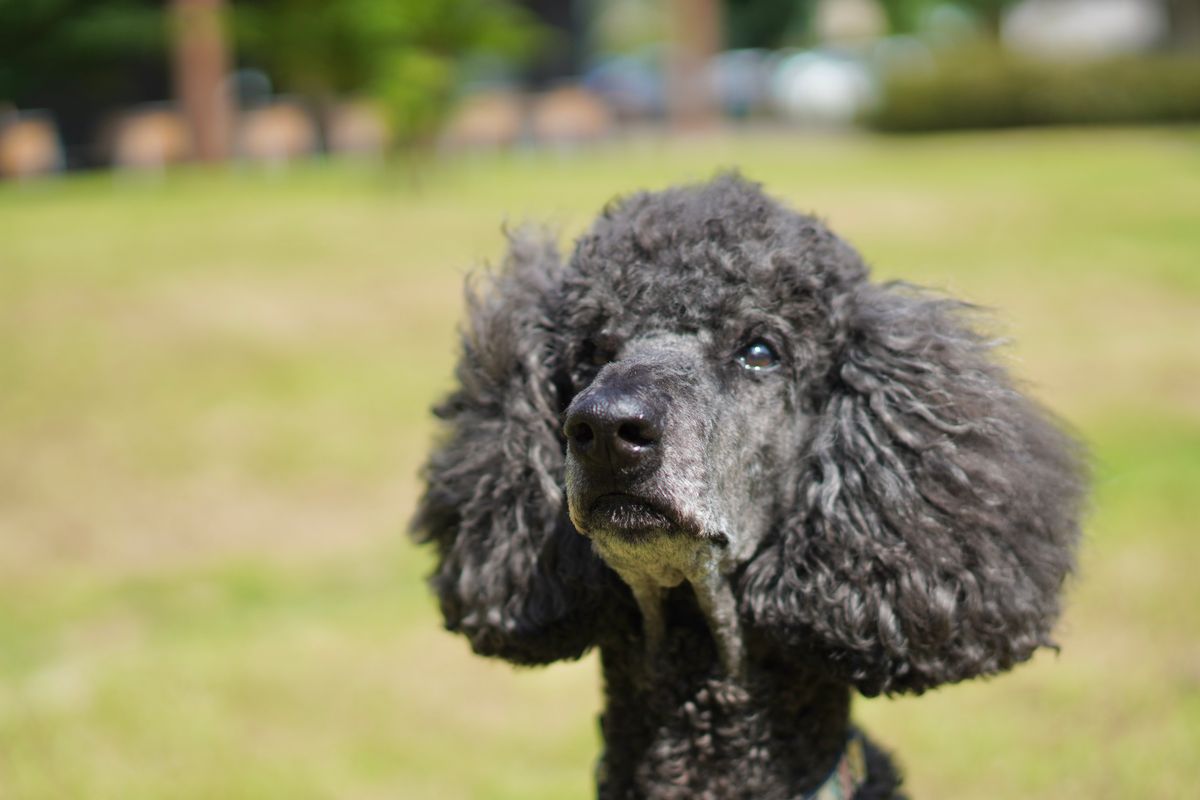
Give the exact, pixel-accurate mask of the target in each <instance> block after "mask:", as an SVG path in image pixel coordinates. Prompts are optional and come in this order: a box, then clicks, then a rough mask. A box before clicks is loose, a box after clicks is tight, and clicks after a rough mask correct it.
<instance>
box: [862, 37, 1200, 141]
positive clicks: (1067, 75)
mask: <svg viewBox="0 0 1200 800" xmlns="http://www.w3.org/2000/svg"><path fill="white" fill-rule="evenodd" d="M1194 120H1200V58H1196V57H1189V56H1180V55H1176V56H1168V55H1158V56H1150V57H1142V58H1132V57H1123V58H1114V59H1107V60H1103V61H1087V62H1074V61H1073V62H1053V61H1038V60H1033V59H1029V58H1023V57H1021V56H1017V55H1014V54H1010V53H1004V52H1000V51H994V50H986V51H984V50H970V51H957V52H952V53H946V54H943V55H941V56H940V57H939V58H938V59H937V60H936V62H935V66H934V67H933V68H932V69H924V70H915V69H909V70H895V71H893V72H891V73H889V74H887V75H885V76H884V80H883V99H882V102H881V104H880V105H879V106H878V107H877V108H876V109H874V110H873V111H872V112H870V113H869V114H868V115H867V117H866V118H865V120H864V122H865V123H866V124H867V125H868V126H870V127H873V128H875V129H877V130H882V131H896V132H905V131H909V132H915V131H935V130H954V129H965V128H1004V127H1014V126H1020V125H1087V124H1100V123H1140V122H1185V121H1194Z"/></svg>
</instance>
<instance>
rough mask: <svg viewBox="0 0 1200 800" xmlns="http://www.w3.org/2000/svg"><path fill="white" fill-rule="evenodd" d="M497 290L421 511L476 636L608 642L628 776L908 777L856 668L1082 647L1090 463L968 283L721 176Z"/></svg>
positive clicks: (542, 644) (774, 793) (649, 793)
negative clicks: (879, 733)
mask: <svg viewBox="0 0 1200 800" xmlns="http://www.w3.org/2000/svg"><path fill="white" fill-rule="evenodd" d="M468 305H469V309H468V318H467V321H466V324H465V328H464V331H463V337H462V338H463V341H462V351H461V358H460V360H459V363H458V367H457V372H456V377H457V383H458V388H457V389H456V390H455V391H454V392H453V393H452V394H451V395H450V396H449V397H448V398H447V399H446V400H445V401H444V402H443V403H442V404H441V405H440V406H438V408H437V409H436V413H437V415H438V416H439V417H440V418H441V419H442V420H443V421H444V425H445V438H444V439H443V440H442V441H441V443H440V445H439V447H438V448H437V449H436V450H435V452H434V453H433V455H432V456H431V458H430V460H429V462H428V464H427V466H426V468H425V471H424V478H425V480H426V482H427V488H426V491H425V494H424V496H423V498H422V500H421V502H420V506H419V509H418V511H417V514H416V518H415V520H414V523H413V527H414V531H415V532H416V535H417V538H418V539H419V540H420V541H422V542H430V543H432V544H433V546H434V547H435V548H436V550H437V558H438V564H437V567H436V570H435V573H434V575H433V577H432V585H433V588H434V590H435V591H436V593H437V595H438V598H439V599H440V603H441V610H442V614H443V615H444V617H445V621H446V627H447V628H449V629H450V630H452V631H457V632H460V633H462V634H463V635H465V636H466V637H467V638H468V639H469V640H470V642H471V645H472V647H473V648H474V649H475V651H476V652H478V653H480V654H483V655H488V656H497V657H500V658H504V659H507V660H509V661H512V662H515V663H518V664H544V663H548V662H551V661H556V660H559V659H574V658H578V657H579V656H580V655H582V654H583V653H585V652H587V651H588V650H589V649H590V648H592V647H598V648H599V650H600V658H601V664H602V668H603V674H604V684H605V695H606V708H605V710H604V713H603V716H602V717H601V726H602V729H603V735H604V740H605V750H604V754H603V756H602V758H601V761H600V764H599V767H598V770H597V776H598V777H597V780H598V794H599V796H600V797H601V798H698V797H704V798H756V799H757V800H770V799H771V798H805V797H817V798H848V797H855V798H884V797H894V796H897V793H898V792H899V783H900V780H899V776H898V772H897V770H896V768H895V767H894V766H893V765H892V763H891V761H890V759H889V758H888V756H887V755H886V754H885V753H884V752H883V751H882V750H880V749H879V748H877V747H876V746H875V745H874V744H873V743H872V742H871V741H870V740H869V739H867V738H866V737H865V736H864V735H863V734H862V733H861V732H859V731H858V730H857V729H856V728H855V727H854V726H853V725H852V723H851V721H850V701H851V696H852V694H853V693H854V692H855V691H857V692H861V693H863V694H865V695H876V694H879V693H880V692H885V693H902V692H913V693H920V692H922V691H924V690H926V689H930V688H932V687H934V686H937V685H939V684H943V683H951V682H955V681H961V680H964V679H966V678H971V677H974V676H977V675H990V674H993V673H997V672H1001V671H1004V670H1007V669H1009V668H1010V667H1012V666H1013V665H1015V664H1017V663H1019V662H1021V661H1024V660H1026V659H1028V658H1029V657H1030V655H1031V654H1032V653H1033V652H1034V651H1035V650H1037V649H1038V648H1039V647H1044V646H1048V647H1053V641H1052V640H1051V638H1050V630H1051V627H1052V625H1053V623H1054V621H1055V618H1056V617H1057V616H1058V613H1059V595H1060V590H1061V588H1062V585H1063V581H1064V578H1065V577H1066V576H1067V574H1068V573H1069V572H1071V569H1072V565H1073V562H1074V559H1073V551H1074V549H1075V545H1076V542H1077V539H1078V537H1079V513H1080V506H1081V500H1082V497H1083V493H1084V484H1085V479H1084V465H1083V460H1084V459H1083V456H1082V453H1081V449H1080V447H1079V446H1078V445H1077V444H1076V443H1075V442H1073V441H1072V440H1071V438H1070V437H1068V436H1067V435H1066V434H1065V433H1064V432H1063V431H1062V430H1060V429H1059V427H1058V426H1057V425H1056V424H1055V422H1054V421H1053V420H1052V418H1051V417H1050V416H1049V415H1048V414H1047V413H1046V412H1045V411H1044V410H1042V409H1041V408H1040V407H1039V406H1038V405H1036V404H1035V403H1034V402H1032V401H1031V400H1029V399H1028V398H1026V397H1025V396H1023V395H1022V394H1021V393H1020V392H1018V391H1017V390H1016V389H1014V388H1013V383H1012V381H1011V380H1010V378H1009V377H1008V375H1007V374H1006V372H1005V370H1004V368H1003V367H1002V366H1001V365H1000V364H999V363H997V361H996V360H995V359H994V358H993V356H992V352H991V346H992V344H993V343H992V342H989V341H988V340H986V339H985V338H982V337H981V336H980V335H978V334H977V333H975V332H973V331H972V329H971V328H970V327H969V325H968V324H967V317H968V314H969V311H968V309H967V307H966V306H964V305H963V304H962V303H958V302H955V301H952V300H947V299H942V298H937V297H933V296H931V295H929V294H927V293H925V292H922V291H920V290H917V289H914V288H911V287H908V286H904V285H896V284H877V283H872V282H871V281H870V280H869V276H868V272H867V268H866V266H865V265H864V264H863V261H862V259H861V258H860V256H859V255H858V253H856V252H855V251H854V249H853V248H851V247H850V246H849V245H848V244H846V243H845V242H844V241H842V240H841V239H839V238H838V237H836V236H835V235H834V234H832V233H831V232H830V231H829V230H828V229H827V228H826V227H825V226H824V225H823V224H822V223H821V222H819V221H818V220H816V219H814V218H812V217H809V216H804V215H801V214H797V213H795V212H793V211H790V210H788V209H786V208H784V207H783V206H781V205H780V204H779V203H777V202H775V201H774V200H772V199H771V198H770V197H768V196H766V195H765V194H764V193H763V192H762V191H761V190H760V188H759V187H758V186H757V185H755V184H752V183H749V182H747V181H746V180H743V179H742V178H740V177H738V176H737V175H723V176H720V177H718V178H717V179H715V180H713V181H711V182H709V183H704V184H700V185H694V186H684V187H680V188H673V189H668V190H666V191H662V192H656V193H642V194H635V195H632V196H630V197H627V198H625V199H623V200H621V201H619V202H616V203H614V204H612V205H610V206H609V207H608V208H606V209H605V211H604V212H603V213H602V214H601V216H600V218H599V220H598V221H597V222H596V223H595V224H594V226H593V227H592V229H591V230H590V231H589V232H588V233H586V234H585V235H584V236H583V237H582V238H580V239H579V241H578V242H577V243H576V245H575V250H574V253H573V254H572V255H571V257H570V259H569V260H567V261H566V262H564V261H562V260H561V259H560V258H559V256H558V254H557V252H556V249H555V246H554V244H553V243H552V241H550V240H549V239H548V238H546V237H539V236H536V235H531V234H529V233H528V232H526V233H519V234H514V235H512V236H511V237H510V250H509V253H508V256H507V258H506V260H505V262H504V264H503V267H502V269H500V270H499V271H498V274H496V275H494V276H492V277H491V278H490V279H489V280H488V281H487V283H486V286H482V287H478V288H477V290H475V291H472V292H469V297H468Z"/></svg>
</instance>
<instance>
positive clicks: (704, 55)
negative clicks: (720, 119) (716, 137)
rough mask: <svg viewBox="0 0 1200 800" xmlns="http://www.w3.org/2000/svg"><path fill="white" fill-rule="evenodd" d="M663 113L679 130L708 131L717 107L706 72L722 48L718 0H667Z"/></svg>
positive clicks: (714, 117)
mask: <svg viewBox="0 0 1200 800" xmlns="http://www.w3.org/2000/svg"><path fill="white" fill-rule="evenodd" d="M667 6H668V14H669V17H670V20H669V21H670V29H671V44H670V50H669V56H668V58H669V59H670V60H669V63H668V65H667V110H668V113H669V114H670V117H671V124H672V125H673V126H674V127H675V128H677V129H680V130H696V129H702V128H708V127H712V126H713V125H714V124H715V123H716V122H717V103H716V96H715V94H716V93H715V92H714V91H713V81H712V80H711V78H710V73H709V70H710V68H711V65H712V61H713V58H714V57H715V56H716V55H717V53H718V52H720V49H721V44H722V26H721V5H720V2H719V0H669V2H668V4H667Z"/></svg>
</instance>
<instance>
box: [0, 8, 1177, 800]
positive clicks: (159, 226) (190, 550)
mask: <svg viewBox="0 0 1200 800" xmlns="http://www.w3.org/2000/svg"><path fill="white" fill-rule="evenodd" d="M732 166H736V167H740V168H741V169H742V170H743V172H744V173H745V174H746V175H747V176H748V177H750V178H753V179H757V180H760V181H763V182H764V183H765V184H766V186H767V188H768V190H769V191H771V192H773V193H774V194H776V195H778V196H780V197H781V198H783V199H784V200H785V201H786V202H788V203H790V204H792V205H793V206H795V207H797V208H799V209H801V210H806V211H813V212H815V213H817V214H819V215H821V216H822V217H824V218H825V219H827V220H828V221H829V222H830V224H831V225H832V226H833V227H834V229H835V230H837V231H838V232H840V233H841V234H842V235H843V236H845V237H846V238H848V239H849V240H850V241H852V242H854V243H855V244H856V245H857V246H858V247H859V248H860V249H861V250H862V252H863V253H864V255H865V256H866V258H867V260H868V261H869V262H870V263H871V264H872V265H873V267H874V270H875V273H876V275H877V276H878V277H879V278H883V279H886V278H905V279H908V280H912V281H915V282H919V283H923V284H927V285H931V286H934V287H936V288H939V289H943V290H946V291H949V292H952V293H954V294H956V295H960V296H963V297H965V298H966V299H969V300H972V301H974V302H976V303H979V304H982V305H984V306H987V307H990V308H992V309H994V310H995V316H996V319H997V323H996V327H997V330H998V332H999V333H1000V334H1002V335H1004V336H1006V337H1008V338H1010V339H1011V341H1012V344H1011V345H1010V346H1008V348H1007V350H1006V354H1007V357H1008V359H1009V360H1010V362H1011V365H1012V369H1013V370H1014V372H1015V373H1016V374H1017V375H1018V376H1020V378H1021V379H1023V380H1024V381H1025V382H1026V383H1027V385H1028V387H1029V391H1031V392H1032V393H1033V394H1035V395H1036V396H1038V397H1039V398H1041V399H1042V400H1043V401H1044V402H1045V403H1047V404H1048V405H1050V406H1051V407H1052V408H1054V409H1055V410H1056V411H1058V412H1059V413H1060V414H1062V415H1063V417H1065V418H1066V419H1067V420H1069V422H1070V423H1071V424H1072V425H1074V426H1075V427H1076V429H1077V430H1078V431H1079V433H1080V435H1081V436H1082V437H1083V438H1084V439H1086V440H1087V441H1088V443H1089V445H1090V447H1091V449H1092V452H1093V457H1094V463H1095V474H1096V486H1095V494H1094V499H1093V508H1092V511H1091V514H1090V517H1089V523H1088V529H1087V539H1086V542H1085V545H1084V549H1083V553H1082V558H1081V567H1080V570H1079V574H1078V576H1077V577H1076V579H1075V580H1074V581H1073V582H1072V584H1071V586H1070V593H1069V604H1068V611H1067V613H1066V616H1065V618H1064V620H1063V623H1062V625H1061V626H1060V641H1061V644H1062V650H1061V652H1060V653H1057V654H1055V653H1053V652H1044V653H1041V654H1039V655H1038V656H1037V657H1036V658H1035V659H1034V660H1033V662H1032V663H1031V664H1029V665H1026V666H1023V667H1021V668H1019V669H1018V670H1016V671H1015V672H1014V673H1013V674H1012V675H1008V676H1004V677H1001V678H997V679H995V680H990V681H979V682H974V683H970V684H966V685H962V686H955V687H947V688H944V689H941V690H938V691H936V692H932V693H930V694H929V695H927V696H925V697H921V698H904V699H894V700H889V699H877V700H871V701H860V702H859V703H858V705H857V707H856V713H857V716H858V717H859V719H860V720H861V721H862V722H863V723H864V724H865V725H867V726H868V727H869V728H870V729H871V730H872V731H873V732H874V733H875V734H876V735H877V737H878V738H879V739H880V740H881V741H883V742H884V743H886V744H888V745H890V746H892V747H894V748H895V749H896V750H897V751H898V754H899V756H900V758H901V761H902V763H903V764H904V765H905V766H906V767H907V771H908V782H909V786H910V789H911V791H912V793H913V795H914V796H917V797H930V798H938V797H955V798H980V799H981V800H982V799H983V798H1001V797H1013V798H1016V797H1021V798H1058V797H1064V796H1066V797H1094V798H1146V797H1152V798H1182V797H1193V796H1195V794H1196V791H1197V788H1198V787H1200V759H1198V758H1197V753H1200V582H1198V581H1197V580H1196V579H1195V571H1196V569H1197V565H1200V535H1198V534H1200V530H1198V525H1200V523H1198V521H1200V497H1198V495H1200V491H1198V490H1200V2H1197V0H1087V1H1086V2H1084V0H1021V2H1006V1H1005V0H958V1H957V2H941V1H935V0H887V1H885V0H573V1H568V0H563V1H561V2H552V0H527V1H526V2H517V0H341V1H340V2H337V3H332V2H321V1H320V0H232V1H230V0H225V1H224V2H221V1H220V0H174V1H173V2H153V1H142V0H89V1H88V2H82V1H81V0H0V798H10V797H11V798H75V797H88V798H91V797H99V798H109V797H111V798H138V797H171V798H212V797H288V798H302V797H339V798H342V797H345V798H374V797H389V798H395V797H402V798H570V797H588V796H591V794H592V791H593V790H592V765H593V763H594V759H595V758H596V756H597V754H598V752H599V748H600V742H599V737H598V735H597V724H596V714H597V713H598V711H599V708H600V705H601V698H600V686H599V676H598V669H597V664H596V660H595V657H594V656H588V657H586V658H584V659H583V660H582V661H581V662H579V663H576V664H566V665H555V666H552V667H549V668H546V669H541V670H514V669H512V668H510V667H508V666H507V665H505V664H502V663H496V662H490V661H487V660H484V659H481V658H477V657H475V656H473V655H471V654H470V652H469V650H468V647H467V645H466V643H465V641H463V640H460V639H459V638H456V637H452V636H450V635H448V634H446V633H444V632H443V631H441V630H440V620H439V617H438V615H437V612H436V608H435V605H434V602H433V600H432V598H431V597H430V596H429V593H428V592H427V590H426V589H425V586H424V583H423V578H424V575H425V574H426V573H427V572H428V570H429V568H430V566H431V559H430V556H429V554H427V553H425V552H422V551H420V550H417V549H416V548H415V547H414V546H412V545H411V544H410V543H409V542H408V541H407V539H406V536H405V527H406V523H407V519H408V517H409V515H410V513H411V510H412V507H413V504H414V501H415V498H416V496H417V493H418V491H419V484H418V480H417V477H416V473H417V470H418V468H419V465H420V463H421V461H422V460H423V457H424V454H425V453H426V452H427V451H428V448H429V446H430V443H431V441H432V440H433V437H434V436H435V434H436V432H435V428H434V426H433V424H432V420H431V418H430V415H429V412H428V409H429V407H430V405H431V404H432V403H433V402H434V400H435V399H436V398H437V397H438V396H439V395H440V394H442V393H444V392H445V391H447V390H448V389H449V388H450V386H451V378H450V374H451V369H452V366H453V362H454V359H455V357H456V341H455V337H456V325H457V319H458V316H459V314H460V309H461V284H462V281H463V278H464V276H465V275H466V274H467V273H468V272H469V271H471V270H474V269H478V268H481V267H482V266H484V265H485V264H487V263H488V262H494V261H496V260H497V259H498V258H499V255H500V253H501V251H502V247H503V236H502V234H501V225H502V223H509V224H515V223H520V222H522V221H526V220H533V221H540V222H546V223H548V224H550V225H551V226H553V228H554V229H555V230H557V231H558V232H559V233H560V236H561V238H562V241H563V245H564V247H569V243H570V240H571V239H572V238H573V237H574V236H576V235H578V233H580V232H581V231H582V229H583V228H584V227H585V226H586V225H587V224H588V221H589V220H590V219H591V218H592V217H593V216H594V215H595V214H596V213H597V211H598V210H599V209H600V208H601V207H602V206H603V204H604V203H605V202H607V201H608V200H609V199H611V198H612V197H613V196H615V195H617V194H620V193H623V192H628V191H631V190H633V189H637V188H661V187H663V186H666V185H669V184H671V183H675V182H679V181H682V180H697V179H703V178H706V177H708V176H710V175H712V174H713V173H714V172H715V171H716V170H717V169H719V168H722V167H732Z"/></svg>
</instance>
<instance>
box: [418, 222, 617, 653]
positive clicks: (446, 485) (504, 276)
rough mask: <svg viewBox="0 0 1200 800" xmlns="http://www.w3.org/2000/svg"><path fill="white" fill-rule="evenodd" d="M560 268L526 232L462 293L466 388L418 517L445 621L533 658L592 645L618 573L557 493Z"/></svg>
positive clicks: (446, 412)
mask: <svg viewBox="0 0 1200 800" xmlns="http://www.w3.org/2000/svg"><path fill="white" fill-rule="evenodd" d="M561 271H562V267H561V266H560V262H559V258H558V254H557V252H556V250H555V248H554V245H553V242H552V241H550V240H549V238H548V237H546V236H541V237H539V236H537V235H535V234H532V233H530V232H519V233H516V234H513V235H510V237H509V252H508V256H507V258H506V259H505V262H504V264H503V266H502V268H501V269H500V271H499V272H498V274H496V275H494V276H491V277H490V278H488V279H487V282H486V285H485V286H483V287H481V288H480V289H479V290H476V291H472V290H471V289H470V288H468V291H467V304H468V316H467V320H466V322H465V324H464V330H463V334H462V352H461V355H460V358H459V362H458V366H457V369H456V378H457V381H458V388H457V389H456V390H455V391H454V392H453V393H452V394H451V395H450V396H449V397H448V398H447V399H446V400H445V401H444V402H443V403H442V404H441V405H440V406H438V407H437V408H436V409H435V413H436V414H437V416H439V417H440V418H441V419H442V420H444V423H445V426H446V427H447V428H448V430H446V431H445V432H444V434H445V439H444V440H443V441H442V443H441V444H440V446H439V447H438V448H437V449H436V450H435V451H434V453H433V454H432V456H431V457H430V459H429V461H428V463H427V464H426V466H425V468H424V472H423V477H424V479H425V481H426V484H427V485H426V489H425V493H424V496H423V497H422V498H421V501H420V504H419V506H418V509H417V513H416V516H415V517H414V519H413V523H412V529H413V532H414V534H415V536H416V539H417V540H418V541H419V542H432V543H434V544H435V545H436V548H437V557H438V562H437V566H436V568H435V571H434V573H433V575H432V577H431V579H430V582H431V584H432V586H433V588H434V590H435V592H436V593H437V595H438V598H439V601H440V604H441V609H442V614H443V616H444V617H445V622H446V627H447V628H448V629H450V630H453V631H459V632H461V633H463V634H465V635H466V636H467V637H468V638H469V639H470V641H471V645H472V647H473V648H474V649H475V650H476V652H479V653H481V654H483V655H494V656H499V657H502V658H506V659H508V660H511V661H514V662H518V663H527V664H528V663H545V662H549V661H554V660H558V659H562V658H575V657H578V656H579V655H581V654H582V653H583V652H584V651H585V650H587V648H589V647H590V646H591V645H592V644H593V643H594V641H595V637H596V628H597V620H598V618H599V614H600V612H601V610H602V609H603V606H604V604H603V603H602V602H601V600H600V596H599V595H600V594H601V593H602V592H604V591H606V586H608V585H609V583H608V581H609V580H610V579H611V576H609V575H607V574H606V573H607V570H606V568H605V567H604V566H603V564H602V563H601V562H600V560H599V559H598V558H597V557H596V556H595V555H593V553H592V552H591V549H590V546H589V544H588V542H587V541H586V540H585V539H584V538H583V537H582V536H580V535H579V534H577V533H576V532H575V531H574V529H573V528H572V527H571V524H570V522H569V520H568V519H567V516H566V512H565V506H564V503H565V501H564V496H563V492H562V489H561V486H562V480H563V474H562V473H563V447H562V443H561V440H560V438H559V432H558V427H559V413H560V410H561V409H560V407H559V406H560V403H561V402H562V400H563V399H562V398H558V397H557V396H556V389H555V382H554V372H555V362H556V359H557V358H558V355H557V353H556V352H555V342H554V337H553V334H552V328H553V324H552V322H551V321H550V319H549V317H550V315H551V312H552V311H553V308H554V302H555V293H556V292H557V286H558V284H559V281H560V276H561ZM567 399H569V398H567Z"/></svg>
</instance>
